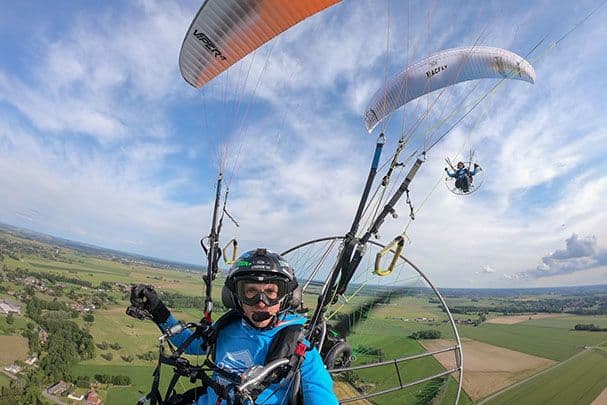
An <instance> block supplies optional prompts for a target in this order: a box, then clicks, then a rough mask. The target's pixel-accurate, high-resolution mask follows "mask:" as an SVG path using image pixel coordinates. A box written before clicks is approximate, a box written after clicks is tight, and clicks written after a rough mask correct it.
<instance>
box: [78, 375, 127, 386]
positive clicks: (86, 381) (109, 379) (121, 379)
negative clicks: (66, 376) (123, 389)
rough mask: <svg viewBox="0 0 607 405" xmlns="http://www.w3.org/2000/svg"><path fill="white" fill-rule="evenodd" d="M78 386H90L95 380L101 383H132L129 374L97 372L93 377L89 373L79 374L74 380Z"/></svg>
mask: <svg viewBox="0 0 607 405" xmlns="http://www.w3.org/2000/svg"><path fill="white" fill-rule="evenodd" d="M72 381H73V382H74V384H75V385H76V386H77V387H80V388H88V387H90V385H91V383H92V382H93V381H97V382H98V383H100V384H113V385H131V377H129V376H128V375H110V374H95V376H94V377H93V379H91V377H90V376H88V375H79V376H77V377H76V379H75V380H72Z"/></svg>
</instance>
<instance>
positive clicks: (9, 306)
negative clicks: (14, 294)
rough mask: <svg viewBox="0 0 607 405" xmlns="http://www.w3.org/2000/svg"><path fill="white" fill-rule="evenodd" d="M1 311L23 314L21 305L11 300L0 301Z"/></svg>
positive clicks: (3, 312)
mask: <svg viewBox="0 0 607 405" xmlns="http://www.w3.org/2000/svg"><path fill="white" fill-rule="evenodd" d="M0 313H2V314H21V306H20V305H17V304H15V303H12V302H10V301H6V300H2V301H0Z"/></svg>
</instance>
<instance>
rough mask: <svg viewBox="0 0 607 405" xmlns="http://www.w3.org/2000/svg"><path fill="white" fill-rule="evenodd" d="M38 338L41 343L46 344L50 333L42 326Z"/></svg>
mask: <svg viewBox="0 0 607 405" xmlns="http://www.w3.org/2000/svg"><path fill="white" fill-rule="evenodd" d="M38 340H39V341H40V344H41V345H44V344H46V341H47V340H48V333H47V332H46V331H45V330H44V329H42V328H40V332H38Z"/></svg>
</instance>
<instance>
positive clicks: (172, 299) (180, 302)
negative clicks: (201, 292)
mask: <svg viewBox="0 0 607 405" xmlns="http://www.w3.org/2000/svg"><path fill="white" fill-rule="evenodd" d="M160 297H161V299H162V301H163V302H164V303H165V304H166V305H167V306H169V307H171V308H203V307H204V300H205V297H203V296H197V297H189V296H187V295H182V294H179V293H171V292H166V291H163V292H161V293H160ZM225 309H226V308H225V307H224V306H223V305H222V304H221V302H217V301H213V310H215V311H218V312H221V311H225Z"/></svg>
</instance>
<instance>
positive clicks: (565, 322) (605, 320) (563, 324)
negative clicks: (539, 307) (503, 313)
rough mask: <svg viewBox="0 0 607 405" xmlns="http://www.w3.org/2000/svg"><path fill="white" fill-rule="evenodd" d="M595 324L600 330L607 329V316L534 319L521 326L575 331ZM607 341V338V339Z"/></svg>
mask: <svg viewBox="0 0 607 405" xmlns="http://www.w3.org/2000/svg"><path fill="white" fill-rule="evenodd" d="M579 323H581V324H590V323H592V324H594V325H596V326H598V327H600V328H607V316H606V315H585V316H564V317H562V318H561V317H559V318H544V319H532V320H530V321H525V322H522V323H521V325H532V326H541V327H546V328H558V329H573V327H574V326H575V325H577V324H579ZM606 339H607V337H606Z"/></svg>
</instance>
